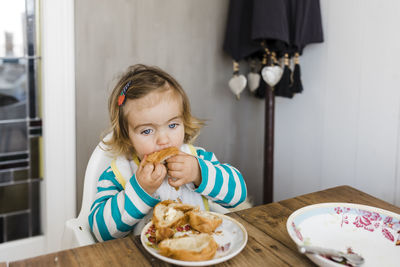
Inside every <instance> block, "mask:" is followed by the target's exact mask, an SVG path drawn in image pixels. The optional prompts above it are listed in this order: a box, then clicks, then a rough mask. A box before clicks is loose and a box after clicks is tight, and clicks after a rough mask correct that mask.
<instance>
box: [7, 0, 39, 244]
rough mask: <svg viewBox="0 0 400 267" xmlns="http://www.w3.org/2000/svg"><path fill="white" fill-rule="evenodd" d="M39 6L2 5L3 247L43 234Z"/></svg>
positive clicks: (34, 2) (28, 0) (15, 1)
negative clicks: (41, 209)
mask: <svg viewBox="0 0 400 267" xmlns="http://www.w3.org/2000/svg"><path fill="white" fill-rule="evenodd" d="M38 6H39V4H38V0H1V2H0V243H3V242H7V241H12V240H16V239H21V238H27V237H31V236H36V235H39V234H41V225H40V217H41V216H40V182H41V179H42V178H41V177H42V174H41V136H42V120H41V115H40V81H39V79H38V77H40V56H39V55H40V52H39V45H38V42H37V40H39V38H37V36H38V34H39V32H38V29H39V27H38V19H37V18H38V16H37V7H38Z"/></svg>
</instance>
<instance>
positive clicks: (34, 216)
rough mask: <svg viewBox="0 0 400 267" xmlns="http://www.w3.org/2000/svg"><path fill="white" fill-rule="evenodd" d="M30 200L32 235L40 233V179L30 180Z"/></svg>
mask: <svg viewBox="0 0 400 267" xmlns="http://www.w3.org/2000/svg"><path fill="white" fill-rule="evenodd" d="M30 201H31V205H30V208H31V226H32V236H35V235H40V234H41V230H40V181H34V182H32V184H31V200H30Z"/></svg>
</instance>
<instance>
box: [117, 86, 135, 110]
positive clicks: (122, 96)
mask: <svg viewBox="0 0 400 267" xmlns="http://www.w3.org/2000/svg"><path fill="white" fill-rule="evenodd" d="M131 83H132V81H129V82H128V83H127V84H126V85H125V86H124V89H122V92H121V94H120V95H119V96H118V106H122V105H123V104H124V103H125V98H126V91H127V90H128V88H129V86H131Z"/></svg>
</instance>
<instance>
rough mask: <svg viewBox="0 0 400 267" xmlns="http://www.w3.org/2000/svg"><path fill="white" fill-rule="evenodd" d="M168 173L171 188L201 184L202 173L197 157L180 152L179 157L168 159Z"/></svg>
mask: <svg viewBox="0 0 400 267" xmlns="http://www.w3.org/2000/svg"><path fill="white" fill-rule="evenodd" d="M167 169H168V171H167V173H168V175H169V176H170V177H169V178H168V183H169V184H170V185H171V186H174V187H179V186H181V185H184V184H187V183H191V182H193V183H194V184H195V185H196V186H199V185H200V184H201V171H200V166H199V163H198V162H197V159H196V157H194V156H192V155H189V154H186V153H183V152H180V153H179V154H178V155H176V156H173V157H171V158H169V159H167Z"/></svg>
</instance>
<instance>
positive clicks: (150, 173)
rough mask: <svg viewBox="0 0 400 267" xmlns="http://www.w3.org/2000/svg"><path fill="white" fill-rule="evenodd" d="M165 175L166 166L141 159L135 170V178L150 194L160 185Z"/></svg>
mask: <svg viewBox="0 0 400 267" xmlns="http://www.w3.org/2000/svg"><path fill="white" fill-rule="evenodd" d="M166 175H167V168H166V167H165V166H164V165H163V164H160V163H159V164H156V165H153V164H152V163H146V161H145V160H143V161H142V162H141V163H140V165H139V169H138V170H137V172H136V180H137V181H138V183H139V185H140V186H141V187H142V188H143V190H144V191H146V192H147V193H148V194H149V195H152V194H153V193H154V192H156V190H157V189H158V188H159V187H160V185H161V184H162V182H163V181H164V178H165V176H166Z"/></svg>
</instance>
